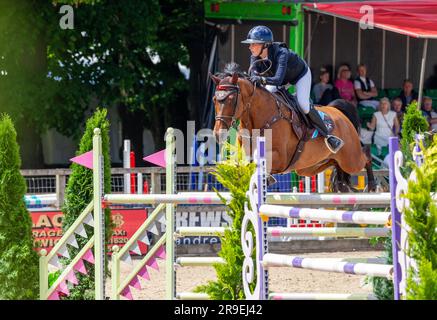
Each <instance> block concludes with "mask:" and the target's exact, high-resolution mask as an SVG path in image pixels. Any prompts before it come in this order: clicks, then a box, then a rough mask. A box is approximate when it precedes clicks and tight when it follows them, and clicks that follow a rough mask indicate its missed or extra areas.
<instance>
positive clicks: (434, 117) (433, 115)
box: [422, 97, 437, 132]
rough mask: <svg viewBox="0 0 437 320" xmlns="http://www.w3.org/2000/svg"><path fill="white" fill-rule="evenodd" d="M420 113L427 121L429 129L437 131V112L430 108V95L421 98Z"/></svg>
mask: <svg viewBox="0 0 437 320" xmlns="http://www.w3.org/2000/svg"><path fill="white" fill-rule="evenodd" d="M422 114H423V116H424V117H425V118H426V120H427V121H428V123H429V130H435V131H436V132H437V112H434V111H433V110H432V99H431V98H430V97H424V98H423V103H422Z"/></svg>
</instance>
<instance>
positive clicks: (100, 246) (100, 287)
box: [93, 128, 105, 300]
mask: <svg viewBox="0 0 437 320" xmlns="http://www.w3.org/2000/svg"><path fill="white" fill-rule="evenodd" d="M103 174H104V173H103V155H102V138H101V136H100V129H98V128H96V129H94V137H93V181H94V241H95V242H94V257H95V265H94V271H95V275H94V277H95V299H96V300H104V299H105V218H104V211H103V210H102V199H103V179H104V176H103Z"/></svg>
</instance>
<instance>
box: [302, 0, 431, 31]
mask: <svg viewBox="0 0 437 320" xmlns="http://www.w3.org/2000/svg"><path fill="white" fill-rule="evenodd" d="M365 5H367V6H372V7H373V14H374V26H375V27H376V28H381V29H385V30H389V31H393V32H396V33H401V34H405V35H409V36H412V37H416V38H437V1H435V0H417V1H411V0H408V1H406V0H404V1H402V0H398V1H368V2H367V1H366V2H342V3H311V4H305V5H304V7H305V8H306V9H307V10H310V11H315V12H320V13H323V14H328V15H331V16H335V17H339V18H342V19H346V20H351V21H354V22H360V20H361V18H362V17H363V16H364V15H365V14H366V13H367V11H363V13H360V8H361V7H363V6H365Z"/></svg>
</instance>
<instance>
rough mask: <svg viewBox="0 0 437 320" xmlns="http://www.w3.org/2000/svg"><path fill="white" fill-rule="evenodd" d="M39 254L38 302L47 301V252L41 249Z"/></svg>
mask: <svg viewBox="0 0 437 320" xmlns="http://www.w3.org/2000/svg"><path fill="white" fill-rule="evenodd" d="M39 254H40V257H39V300H47V292H48V290H49V270H48V263H47V251H46V250H45V249H42V250H41V251H40V252H39Z"/></svg>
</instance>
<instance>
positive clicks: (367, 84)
mask: <svg viewBox="0 0 437 320" xmlns="http://www.w3.org/2000/svg"><path fill="white" fill-rule="evenodd" d="M357 71H358V76H357V77H356V78H355V81H354V88H355V94H356V96H357V100H358V103H359V104H361V105H363V106H365V107H372V108H373V109H375V110H376V109H378V105H379V102H378V100H376V99H375V98H376V97H377V96H378V90H376V87H375V83H374V82H373V81H372V79H370V78H369V77H367V67H366V65H365V64H359V65H358V67H357Z"/></svg>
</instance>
